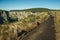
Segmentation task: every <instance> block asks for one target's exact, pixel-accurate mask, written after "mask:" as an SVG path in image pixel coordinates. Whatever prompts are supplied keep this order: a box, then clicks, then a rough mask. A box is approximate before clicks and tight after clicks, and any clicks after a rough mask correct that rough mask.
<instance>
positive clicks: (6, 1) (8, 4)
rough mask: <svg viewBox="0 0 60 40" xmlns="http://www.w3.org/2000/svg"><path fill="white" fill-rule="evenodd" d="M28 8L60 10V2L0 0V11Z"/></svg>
mask: <svg viewBox="0 0 60 40" xmlns="http://www.w3.org/2000/svg"><path fill="white" fill-rule="evenodd" d="M27 8H49V9H60V0H0V9H5V10H12V9H13V10H14V9H27Z"/></svg>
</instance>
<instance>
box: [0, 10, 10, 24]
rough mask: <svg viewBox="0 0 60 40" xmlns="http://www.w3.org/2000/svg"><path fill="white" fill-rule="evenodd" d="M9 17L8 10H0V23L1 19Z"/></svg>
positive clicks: (0, 22)
mask: <svg viewBox="0 0 60 40" xmlns="http://www.w3.org/2000/svg"><path fill="white" fill-rule="evenodd" d="M8 17H9V14H8V11H5V10H0V24H2V23H3V21H7V20H8Z"/></svg>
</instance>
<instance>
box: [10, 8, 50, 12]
mask: <svg viewBox="0 0 60 40" xmlns="http://www.w3.org/2000/svg"><path fill="white" fill-rule="evenodd" d="M10 11H32V12H40V11H50V9H48V8H30V9H23V10H10Z"/></svg>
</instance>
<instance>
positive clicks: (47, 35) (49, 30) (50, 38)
mask: <svg viewBox="0 0 60 40" xmlns="http://www.w3.org/2000/svg"><path fill="white" fill-rule="evenodd" d="M53 21H54V20H53V18H51V17H49V18H48V20H47V21H45V22H44V23H42V24H40V26H38V27H37V28H36V29H35V30H33V31H32V32H30V33H28V34H27V35H26V36H25V37H23V38H22V39H20V40H55V29H54V22H53Z"/></svg>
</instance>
